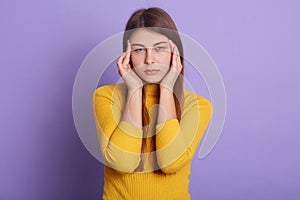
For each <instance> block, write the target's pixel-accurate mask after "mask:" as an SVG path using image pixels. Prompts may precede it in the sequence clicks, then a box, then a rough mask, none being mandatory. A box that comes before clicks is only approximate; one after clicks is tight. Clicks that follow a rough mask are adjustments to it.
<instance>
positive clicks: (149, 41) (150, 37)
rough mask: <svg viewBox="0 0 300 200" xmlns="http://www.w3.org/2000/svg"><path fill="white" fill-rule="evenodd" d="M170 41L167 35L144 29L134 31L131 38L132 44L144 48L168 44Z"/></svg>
mask: <svg viewBox="0 0 300 200" xmlns="http://www.w3.org/2000/svg"><path fill="white" fill-rule="evenodd" d="M168 40H169V39H168V38H167V37H166V36H165V35H163V34H160V33H157V32H154V31H151V30H147V29H144V28H141V29H139V30H136V31H134V33H133V34H132V35H131V37H130V38H129V41H130V43H131V44H141V45H144V46H154V45H155V44H157V43H161V42H168Z"/></svg>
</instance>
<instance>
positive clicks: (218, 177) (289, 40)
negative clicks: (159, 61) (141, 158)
mask: <svg viewBox="0 0 300 200" xmlns="http://www.w3.org/2000/svg"><path fill="white" fill-rule="evenodd" d="M149 6H158V7H161V8H163V9H165V10H166V11H167V12H169V13H170V15H171V16H172V17H173V19H174V20H175V22H176V23H177V26H178V28H179V30H180V31H181V32H183V33H185V34H187V35H189V36H190V37H192V38H193V39H195V40H196V41H197V42H198V43H200V44H201V45H202V46H203V47H204V48H205V49H206V50H207V51H208V53H209V54H210V56H211V57H212V59H213V60H214V62H215V63H216V65H217V66H218V68H219V70H220V73H221V75H222V77H223V81H224V84H225V88H226V93H227V115H226V121H225V126H224V129H223V132H222V134H221V137H220V139H219V141H218V143H217V145H216V146H215V148H214V149H213V151H212V152H211V153H210V154H209V156H208V157H206V158H204V159H203V160H199V159H198V158H197V155H196V156H195V157H194V159H193V162H192V169H191V171H192V176H191V184H190V192H191V195H192V199H193V200H198V199H204V200H220V199H222V200H223V199H224V200H227V199H228V200H235V199H238V200H239V199H243V200H248V199H249V200H252V199H262V200H268V199H272V200H276V199H289V200H294V199H295V200H296V199H300V190H299V188H300V159H299V157H300V155H299V152H300V135H299V133H300V127H299V122H300V121H299V119H300V105H299V101H300V95H299V86H300V80H299V73H300V69H299V68H300V62H299V52H300V48H299V46H300V41H299V35H300V28H299V19H300V14H299V8H300V5H299V2H298V1H296V0H286V1H283V0H281V1H280V0H277V1H276V0H275V1H274V0H273V1H271V0H263V1H258V0H254V1H238V0H229V1H171V0H164V1H158V0H155V1H154V0H149V1H142V0H130V1H129V0H126V1H116V0H110V1H99V0H98V1H96V0H90V1H82V0H81V1H80V0H73V1H71V0H51V1H38V0H28V1H21V0H19V1H9V0H2V1H1V2H0V61H1V70H0V91H1V98H0V106H1V109H0V123H1V131H0V134H1V139H0V200H17V199H24V200H38V199H44V200H53V199H55V200H56V199H57V200H60V199H63V200H65V199H72V200H81V199H90V200H92V199H101V194H102V187H103V172H102V171H103V165H102V164H101V163H100V162H98V161H97V160H96V159H95V158H94V157H93V156H92V155H91V154H89V153H88V151H87V150H86V148H85V147H84V146H83V144H82V143H81V141H80V139H79V137H78V135H77V132H76V129H75V126H74V122H73V116H72V88H73V83H74V80H75V76H76V73H77V70H78V69H79V67H80V64H81V62H82V61H83V59H84V58H85V57H86V56H87V55H88V53H89V52H90V51H91V50H92V49H93V48H94V47H95V46H96V45H97V44H99V43H100V42H101V41H103V40H105V39H107V38H108V37H110V36H112V35H114V34H116V33H119V32H121V31H123V29H124V26H125V23H126V21H127V19H128V17H129V16H130V14H131V13H132V12H133V11H134V10H136V9H138V8H141V7H149ZM191 79H192V77H191ZM191 81H192V82H193V83H196V82H197V80H191Z"/></svg>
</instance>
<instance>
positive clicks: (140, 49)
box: [134, 48, 144, 52]
mask: <svg viewBox="0 0 300 200" xmlns="http://www.w3.org/2000/svg"><path fill="white" fill-rule="evenodd" d="M143 50H144V49H143V48H139V49H135V50H134V51H135V52H143Z"/></svg>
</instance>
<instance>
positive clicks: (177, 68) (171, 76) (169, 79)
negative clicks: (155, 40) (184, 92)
mask: <svg viewBox="0 0 300 200" xmlns="http://www.w3.org/2000/svg"><path fill="white" fill-rule="evenodd" d="M169 43H170V46H171V53H172V57H171V60H172V63H171V66H170V70H169V72H168V73H167V74H166V76H165V77H164V78H163V80H162V81H161V83H160V85H161V86H163V87H166V88H168V89H170V90H172V91H173V87H174V85H175V82H176V80H177V78H178V76H179V74H180V72H181V70H182V64H181V61H180V55H179V51H178V48H177V46H176V45H175V44H174V43H173V42H172V41H171V40H169Z"/></svg>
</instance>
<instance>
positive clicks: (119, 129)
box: [93, 86, 143, 173]
mask: <svg viewBox="0 0 300 200" xmlns="http://www.w3.org/2000/svg"><path fill="white" fill-rule="evenodd" d="M114 88H115V87H112V86H103V87H100V88H98V89H96V90H95V92H94V95H93V108H94V118H95V123H96V128H97V133H98V139H99V143H100V149H101V153H102V155H103V158H104V164H105V165H106V166H109V167H111V168H114V169H116V170H118V171H120V172H121V173H122V172H128V173H130V172H133V171H134V170H135V169H136V168H137V166H138V164H139V162H140V152H141V146H142V134H143V132H142V129H139V128H137V127H135V126H133V125H131V124H129V123H127V122H125V121H120V119H121V117H122V110H123V106H124V96H123V97H122V95H121V93H122V92H120V91H118V90H116V89H114Z"/></svg>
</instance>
